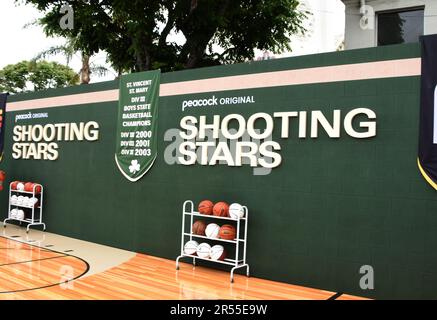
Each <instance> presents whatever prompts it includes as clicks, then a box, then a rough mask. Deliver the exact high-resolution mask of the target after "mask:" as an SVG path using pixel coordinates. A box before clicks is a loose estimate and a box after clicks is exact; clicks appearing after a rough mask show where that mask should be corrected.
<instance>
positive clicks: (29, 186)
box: [24, 182, 41, 193]
mask: <svg viewBox="0 0 437 320" xmlns="http://www.w3.org/2000/svg"><path fill="white" fill-rule="evenodd" d="M35 185H36V183H33V182H26V183H25V184H24V191H27V192H33V187H34V186H35ZM40 192H41V187H40V186H39V185H37V186H36V188H35V193H40Z"/></svg>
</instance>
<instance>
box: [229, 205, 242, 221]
mask: <svg viewBox="0 0 437 320" xmlns="http://www.w3.org/2000/svg"><path fill="white" fill-rule="evenodd" d="M229 215H230V216H231V218H232V219H241V218H243V217H244V208H243V206H242V205H241V204H239V203H233V204H231V205H230V206H229Z"/></svg>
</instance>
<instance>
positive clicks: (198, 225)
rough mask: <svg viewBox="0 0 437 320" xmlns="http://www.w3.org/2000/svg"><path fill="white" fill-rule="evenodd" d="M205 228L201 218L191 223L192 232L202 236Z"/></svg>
mask: <svg viewBox="0 0 437 320" xmlns="http://www.w3.org/2000/svg"><path fill="white" fill-rule="evenodd" d="M205 229H206V223H205V222H203V221H201V220H197V221H196V222H194V223H193V234H195V235H198V236H204V235H205Z"/></svg>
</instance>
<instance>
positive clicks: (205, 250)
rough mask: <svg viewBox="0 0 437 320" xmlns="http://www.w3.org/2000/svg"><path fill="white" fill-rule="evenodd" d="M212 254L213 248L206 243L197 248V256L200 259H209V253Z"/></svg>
mask: <svg viewBox="0 0 437 320" xmlns="http://www.w3.org/2000/svg"><path fill="white" fill-rule="evenodd" d="M210 252H211V246H210V245H209V244H207V243H206V242H203V243H201V244H199V246H198V247H197V255H198V256H199V258H203V259H208V258H209V253H210Z"/></svg>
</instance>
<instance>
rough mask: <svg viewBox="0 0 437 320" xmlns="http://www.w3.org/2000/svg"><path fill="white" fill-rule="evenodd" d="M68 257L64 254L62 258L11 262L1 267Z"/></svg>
mask: <svg viewBox="0 0 437 320" xmlns="http://www.w3.org/2000/svg"><path fill="white" fill-rule="evenodd" d="M64 257H68V255H66V254H64V255H62V256H56V257H50V258H42V259H34V260H26V261H17V262H11V263H4V264H0V267H4V266H11V265H16V264H24V263H30V262H37V261H44V260H52V259H58V258H64Z"/></svg>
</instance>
